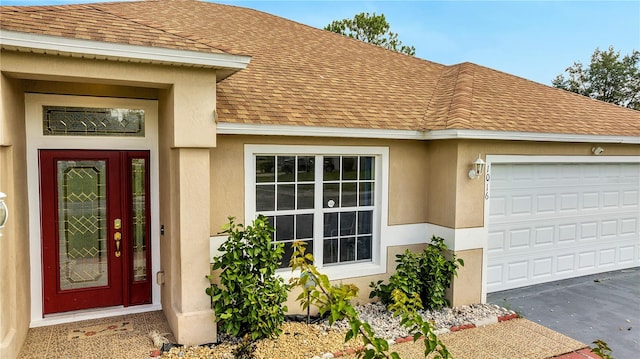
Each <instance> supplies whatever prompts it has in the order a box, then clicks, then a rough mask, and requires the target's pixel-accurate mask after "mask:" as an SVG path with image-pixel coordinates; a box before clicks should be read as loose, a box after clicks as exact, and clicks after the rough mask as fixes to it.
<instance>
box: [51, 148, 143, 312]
mask: <svg viewBox="0 0 640 359" xmlns="http://www.w3.org/2000/svg"><path fill="white" fill-rule="evenodd" d="M148 179H149V153H148V152H147V151H81V150H70V151H68V150H41V151H40V195H41V203H42V220H41V221H42V251H43V254H42V260H43V285H44V288H43V295H44V298H43V301H44V303H43V304H44V306H43V308H44V314H50V313H59V312H67V311H73V310H80V309H88V308H98V307H109V306H118V305H124V306H129V305H134V304H143V303H150V301H151V283H150V282H151V281H150V275H149V270H150V268H151V266H150V264H151V261H150V247H149V244H150V241H149V233H150V232H149V228H150V226H149V225H150V223H149V218H150V216H149V208H150V207H149V185H148V184H149V180H148Z"/></svg>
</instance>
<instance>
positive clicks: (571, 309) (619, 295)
mask: <svg viewBox="0 0 640 359" xmlns="http://www.w3.org/2000/svg"><path fill="white" fill-rule="evenodd" d="M487 301H488V302H489V303H494V304H498V305H501V306H503V307H506V308H509V309H511V310H514V311H516V312H517V313H518V314H520V315H522V316H523V317H525V318H527V319H529V320H531V321H533V322H536V323H538V324H541V325H543V326H545V327H547V328H550V329H553V330H555V331H557V332H560V333H562V334H564V335H566V336H568V337H571V338H573V339H576V340H579V341H581V342H583V343H585V344H587V345H589V346H591V345H592V342H593V341H594V340H596V339H601V340H603V341H605V342H606V343H607V344H609V347H610V348H611V350H612V352H611V355H612V356H613V357H614V358H616V359H635V358H640V267H636V268H631V269H626V270H619V271H613V272H607V273H600V274H594V275H589V276H584V277H579V278H572V279H565V280H561V281H557V282H552V283H545V284H538V285H533V286H529V287H524V288H518V289H510V290H506V291H502V292H495V293H490V294H489V295H488V296H487Z"/></svg>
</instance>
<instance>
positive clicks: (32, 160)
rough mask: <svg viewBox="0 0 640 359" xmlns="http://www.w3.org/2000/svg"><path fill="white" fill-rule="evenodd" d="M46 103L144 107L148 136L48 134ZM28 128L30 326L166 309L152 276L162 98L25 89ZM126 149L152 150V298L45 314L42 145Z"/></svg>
mask: <svg viewBox="0 0 640 359" xmlns="http://www.w3.org/2000/svg"><path fill="white" fill-rule="evenodd" d="M43 106H76V107H101V108H132V109H142V110H144V111H145V135H144V137H115V136H44V135H43V130H42V116H43V113H42V107H43ZM25 127H26V128H25V129H26V131H25V132H26V139H27V149H26V150H27V154H26V155H27V178H28V180H27V192H28V198H29V203H28V204H29V261H30V270H31V273H30V289H31V290H30V293H31V320H30V325H29V326H30V327H39V326H45V325H53V324H59V323H66V322H72V321H78V320H86V319H95V318H101V317H107V316H113V315H124V314H130V313H138V312H145V311H151V310H160V309H162V306H161V301H160V286H159V285H158V284H157V283H156V281H155V280H153V278H154V277H155V273H157V272H159V271H160V226H159V223H160V220H159V218H160V205H159V202H160V191H159V151H158V131H159V130H158V128H159V127H158V101H157V100H140V99H124V98H107V97H89V96H68V95H49V94H35V93H26V94H25ZM42 149H58V150H87V149H91V150H124V151H149V158H150V161H149V162H150V163H149V166H150V173H149V177H150V181H149V188H150V191H149V192H150V193H149V194H150V202H151V203H150V205H151V217H150V220H151V223H152V226H151V231H150V234H151V267H150V270H149V275H150V276H151V277H152V280H151V304H143V305H137V306H130V307H124V306H116V307H108V308H103V309H88V310H81V311H74V312H68V313H58V314H48V315H46V316H45V315H43V278H42V241H41V225H40V213H42V209H41V204H40V176H39V163H38V150H42Z"/></svg>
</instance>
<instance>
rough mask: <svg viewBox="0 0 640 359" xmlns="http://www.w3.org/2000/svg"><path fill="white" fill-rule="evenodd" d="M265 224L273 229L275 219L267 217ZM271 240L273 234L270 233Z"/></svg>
mask: <svg viewBox="0 0 640 359" xmlns="http://www.w3.org/2000/svg"><path fill="white" fill-rule="evenodd" d="M267 224H268V225H269V227H271V228H275V227H276V217H274V216H268V217H267ZM271 238H272V239H273V238H274V237H273V233H271Z"/></svg>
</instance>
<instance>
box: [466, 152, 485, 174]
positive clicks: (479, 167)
mask: <svg viewBox="0 0 640 359" xmlns="http://www.w3.org/2000/svg"><path fill="white" fill-rule="evenodd" d="M483 170H484V161H483V160H482V158H480V155H478V159H477V160H475V161H474V162H473V167H472V168H471V170H470V171H469V178H471V179H474V178H478V177H480V176H482V171H483Z"/></svg>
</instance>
